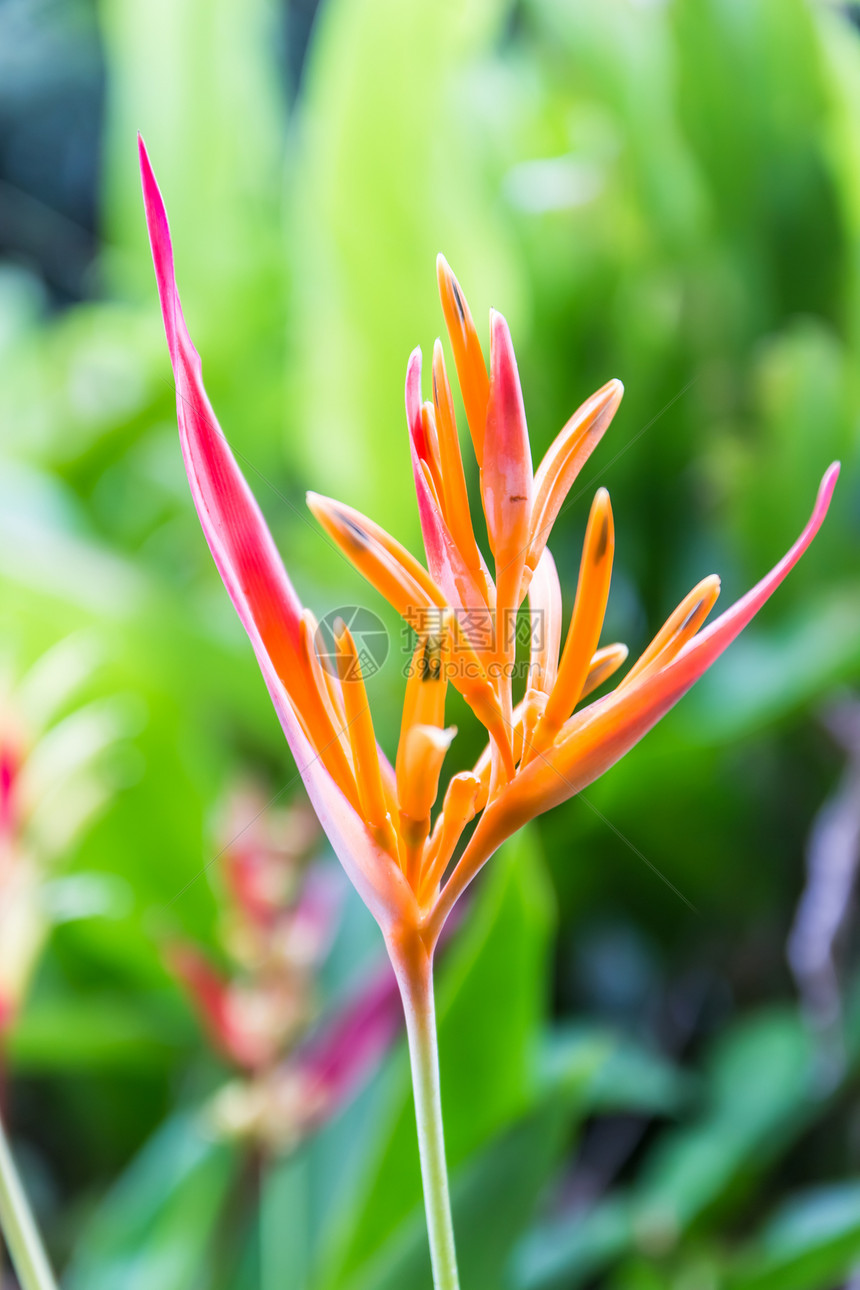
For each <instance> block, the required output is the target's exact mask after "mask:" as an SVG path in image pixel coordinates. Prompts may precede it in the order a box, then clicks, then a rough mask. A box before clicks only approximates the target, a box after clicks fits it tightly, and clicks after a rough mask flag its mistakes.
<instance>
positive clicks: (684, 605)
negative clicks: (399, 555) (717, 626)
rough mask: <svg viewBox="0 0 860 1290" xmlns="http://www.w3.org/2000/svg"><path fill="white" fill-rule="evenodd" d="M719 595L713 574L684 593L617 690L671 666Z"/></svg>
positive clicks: (718, 583) (718, 588) (718, 581)
mask: <svg viewBox="0 0 860 1290" xmlns="http://www.w3.org/2000/svg"><path fill="white" fill-rule="evenodd" d="M719 594H720V580H719V578H718V577H717V575H716V574H715V573H712V574H710V575H709V576H708V577H707V578H703V579H702V581H701V582H700V583H698V584H697V585H696V586H695V587H694V588H693V590H692V591H689V592H687V595H686V596H685V597H684V599H683V600H682V601H681V603H680V605H678V608H677V609H675V610H673V612H672V613H671V614H670V615H669V617H668V618H667V619H666V621H665V623H664V624H663V626H662V627H661V628H660V630H659V632H658V633H657V635H656V636H655V637H654V639H653V640H652V642H651V644H650V645H649V646H648V648H647V649H646V650H645V652H644V653H643V654H642V655H641V656H640V657H639V658H638V659H637V661H636V662H635V663H634V664H633V666H632V667H631V669H630V671H629V672H628V673H627V675H626V676H625V677H624V679H623V680H622V681H621V682H620V683H619V685H618V688H619V690H621V689H623V688H624V687H625V686H627V685H630V684H631V682H633V681H635V680H637V679H640V678H641V677H643V676H647V675H648V673H649V672H653V671H654V670H655V669H656V668H659V667H663V666H664V665H665V664H666V663H669V662H671V660H672V659H673V658H674V657H675V655H676V654H678V653H679V652H680V650H681V649H682V648H683V646H684V645H686V643H687V641H688V640H690V639H691V637H693V636H695V634H696V632H697V631H698V630H699V628H700V627H701V625H702V623H703V622H704V621H705V619H706V618H707V616H708V614H709V613H710V612H711V610H712V609H713V607H714V605H715V604H716V601H717V597H718V596H719Z"/></svg>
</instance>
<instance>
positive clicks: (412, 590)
mask: <svg viewBox="0 0 860 1290" xmlns="http://www.w3.org/2000/svg"><path fill="white" fill-rule="evenodd" d="M307 501H308V506H309V507H310V509H311V511H312V512H313V514H314V515H315V516H316V518H317V519H318V520H319V522H320V524H322V526H323V528H324V529H325V531H326V532H327V533H328V535H329V537H331V538H332V539H333V541H335V542H336V543H337V545H338V546H339V547H340V549H341V551H343V553H344V555H346V556H347V557H348V559H349V560H350V561H351V562H352V563H353V564H354V565H355V567H356V568H357V569H358V570H359V572H360V573H362V574H363V575H364V577H365V578H367V580H368V582H369V583H371V585H372V586H374V587H376V589H377V591H378V592H379V593H380V594H381V595H382V596H384V597H385V599H386V600H387V601H388V603H389V604H390V605H393V606H394V608H395V609H396V610H397V612H398V613H399V614H402V615H403V617H404V618H406V619H407V621H409V618H410V615H411V614H414V612H415V611H416V610H419V609H421V608H422V607H427V606H430V605H436V606H437V607H440V608H441V607H443V606H444V605H445V597H444V595H443V594H442V592H441V591H440V590H439V588H438V587H437V586H436V584H435V583H434V581H433V579H432V578H431V577H430V575H429V574H428V572H427V570H426V569H425V568H423V567H422V565H420V564H419V563H418V561H417V560H416V559H415V557H414V556H413V555H410V553H409V552H408V551H407V550H406V548H405V547H404V546H401V544H400V543H399V542H398V541H397V539H396V538H393V537H391V535H390V534H389V533H386V532H385V530H384V529H383V528H380V526H379V525H378V524H374V522H373V520H369V519H368V518H367V516H366V515H362V514H361V512H360V511H356V510H354V509H353V507H351V506H345V505H344V504H343V503H342V502H336V501H334V500H333V499H332V498H330V497H321V496H320V495H319V493H308V495H307Z"/></svg>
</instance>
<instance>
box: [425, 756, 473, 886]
mask: <svg viewBox="0 0 860 1290" xmlns="http://www.w3.org/2000/svg"><path fill="white" fill-rule="evenodd" d="M480 788H481V781H480V780H479V779H478V777H477V775H474V774H472V772H471V771H468V770H466V771H460V772H458V774H456V775H452V776H451V781H450V783H449V784H448V788H447V791H446V793H445V800H444V802H443V803H442V811H441V813H440V815H439V819H438V821H437V823H436V827H435V829H434V830H433V838H432V841H431V847H432V852H431V854H430V855H428V857H427V859H426V861H425V869H424V873H423V874H422V877H421V885H420V888H419V892H418V899H419V901H422V902H423V901H424V900H426V899H427V898H428V896H430V895H431V894H432V892H433V891H434V890H435V888H436V887H437V886H438V885H439V883H440V882H441V881H442V878H443V876H444V873H445V870H446V869H447V868H448V865H449V864H450V861H451V857H452V856H453V854H454V849H455V847H456V846H457V843H458V842H459V841H460V838H461V837H462V834H463V830H464V829H465V827H466V825H467V824H468V823H469V821H470V820H473V819H474V818H475V811H476V806H477V801H478V793H479V792H480Z"/></svg>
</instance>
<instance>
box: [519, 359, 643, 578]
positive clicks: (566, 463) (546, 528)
mask: <svg viewBox="0 0 860 1290" xmlns="http://www.w3.org/2000/svg"><path fill="white" fill-rule="evenodd" d="M623 393H624V386H623V385H622V384H621V382H620V381H609V382H607V384H606V385H604V386H603V387H602V389H599V390H598V391H597V393H596V394H592V396H591V398H590V399H586V401H585V403H583V405H582V407H581V408H578V409H577V411H576V412H574V414H573V416H572V417H571V418H570V420H569V421H568V423H567V425H566V426H565V427H564V429H563V430H562V431H561V432H560V434H559V435H558V436H557V437H556V439H555V441H554V442H553V443H552V444H551V445H550V447H549V449H548V451H547V453H546V455H545V456H544V459H543V461H542V462H541V464H540V466H538V469H537V472H536V474H535V495H534V506H533V507H532V517H531V526H530V530H529V551H528V556H527V558H526V565H527V570H529V571H530V570H533V569H536V568H537V565H538V561H539V560H540V557H541V554H542V553H543V549H544V547H545V546H546V543H547V538H548V537H549V535H550V531H551V529H552V526H553V524H554V523H555V520H556V517H557V515H558V513H559V511H560V510H561V508H562V506H563V504H564V499H565V498H566V497H567V494H568V493H569V492H570V489H571V486H572V484H573V482H574V480H575V479H576V477H577V475H578V474H579V472H580V471H581V470H582V467H583V466H584V465H585V463H586V462H587V461H588V458H589V457H590V456H591V454H592V452H593V451H594V449H595V448H596V447H597V445H598V444H599V443H600V440H601V439H602V438H603V435H604V434H605V433H606V430H607V428H608V426H609V423H610V421H611V420H612V418H613V417H614V415H615V413H616V411H617V409H618V405H619V403H620V402H621V396H622V395H623Z"/></svg>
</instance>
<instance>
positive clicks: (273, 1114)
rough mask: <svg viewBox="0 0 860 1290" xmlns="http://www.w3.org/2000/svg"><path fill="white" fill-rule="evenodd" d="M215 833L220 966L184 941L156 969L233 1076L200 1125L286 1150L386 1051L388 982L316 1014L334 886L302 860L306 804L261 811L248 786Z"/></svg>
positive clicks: (333, 920) (335, 879) (394, 1003)
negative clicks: (167, 975)
mask: <svg viewBox="0 0 860 1290" xmlns="http://www.w3.org/2000/svg"><path fill="white" fill-rule="evenodd" d="M249 821H250V823H249ZM221 832H222V837H223V839H224V840H223V841H222V843H221V848H220V852H219V866H220V867H219V873H220V878H221V884H222V887H223V892H222V897H221V902H220V904H221V910H222V919H221V927H220V942H221V948H222V950H223V955H224V958H225V960H226V961H227V963H228V965H229V966H228V967H227V969H226V970H223V969H221V968H220V967H218V966H216V965H215V964H214V963H213V962H212V960H211V959H210V957H209V956H208V955H207V954H205V953H204V952H203V951H202V950H200V949H198V948H197V947H196V946H195V945H192V944H191V943H188V942H184V941H177V942H174V943H172V944H170V945H169V946H168V947H167V951H166V958H167V963H168V966H169V968H170V969H171V970H172V971H173V973H174V974H175V975H176V976H177V977H178V979H179V980H180V981H181V982H182V983H183V985H184V987H185V989H186V990H187V992H188V994H189V997H190V998H191V1000H192V1002H193V1003H194V1006H195V1008H196V1011H197V1013H198V1015H199V1017H200V1020H201V1023H202V1025H203V1027H204V1029H205V1031H206V1033H207V1035H208V1037H209V1040H210V1042H211V1044H212V1046H213V1048H214V1049H215V1050H216V1051H217V1052H218V1053H219V1054H220V1055H221V1056H222V1057H223V1058H224V1059H225V1060H226V1061H227V1062H228V1063H229V1064H230V1065H231V1066H233V1067H235V1068H236V1069H237V1071H238V1072H239V1075H238V1077H237V1078H235V1079H233V1080H232V1081H231V1082H230V1083H228V1084H227V1085H226V1086H225V1087H223V1088H222V1089H221V1090H220V1092H219V1093H218V1094H217V1095H216V1096H215V1098H214V1100H213V1102H212V1104H211V1107H210V1112H211V1115H210V1118H211V1120H212V1122H213V1123H214V1124H215V1126H216V1128H217V1129H218V1131H219V1132H221V1133H223V1134H224V1135H225V1136H229V1137H240V1138H242V1139H244V1140H246V1141H249V1142H251V1143H253V1144H255V1145H257V1146H259V1147H261V1148H264V1149H266V1150H277V1151H284V1150H289V1149H291V1148H292V1147H294V1146H295V1145H296V1144H297V1143H298V1142H299V1141H300V1140H301V1139H302V1138H304V1137H305V1136H306V1135H307V1134H308V1133H309V1132H311V1131H312V1130H313V1129H314V1128H315V1127H317V1126H318V1125H319V1124H320V1123H321V1122H322V1121H323V1120H325V1119H327V1118H328V1117H329V1116H330V1115H332V1114H333V1113H334V1112H335V1111H336V1110H337V1109H338V1108H339V1107H340V1106H342V1105H343V1104H344V1102H346V1101H347V1100H348V1099H349V1097H350V1096H351V1095H352V1094H353V1093H354V1091H355V1090H356V1089H357V1088H358V1086H359V1085H360V1084H361V1082H362V1080H363V1079H364V1078H365V1077H366V1075H367V1074H368V1073H369V1072H370V1071H371V1070H372V1069H373V1067H374V1066H375V1065H376V1063H377V1062H378V1061H379V1059H380V1058H381V1056H382V1054H383V1053H384V1051H385V1049H386V1048H387V1047H388V1045H389V1044H390V1043H391V1041H392V1039H393V1037H394V1035H395V1034H396V1033H397V1030H398V1029H399V1025H400V1007H399V1002H398V995H397V985H396V982H395V980H394V977H393V974H392V972H391V969H390V968H389V966H388V964H387V963H386V964H385V965H384V967H383V969H382V970H381V971H376V972H374V973H372V974H371V975H370V977H369V979H368V980H366V981H365V982H364V983H363V984H362V985H361V987H360V988H359V989H358V991H356V992H354V993H352V994H351V996H350V997H349V999H348V1000H347V1001H346V1002H345V1003H342V1004H340V1005H339V1006H338V1007H337V1008H336V1009H334V1010H332V1011H330V1012H329V1013H328V1014H326V1015H323V1016H322V1018H321V1017H320V998H319V994H320V992H319V989H318V978H319V970H320V968H321V966H322V964H323V962H324V960H325V958H326V955H327V953H328V950H329V946H330V943H331V938H332V936H333V935H334V932H335V930H336V927H337V924H338V920H339V914H340V905H341V897H342V896H343V889H342V882H343V879H342V878H340V880H339V875H338V873H337V871H336V870H332V869H330V868H328V867H326V866H324V865H321V864H320V863H318V862H314V861H313V860H312V855H313V851H314V848H315V846H316V843H317V842H318V839H319V829H318V826H317V824H316V820H315V818H314V816H313V813H312V812H311V811H310V809H309V808H308V807H303V806H301V805H291V806H288V807H285V808H280V809H273V808H269V809H267V808H266V803H265V799H264V798H263V797H262V796H261V795H260V794H259V793H258V792H257V791H255V790H254V789H253V788H245V789H242V790H237V791H236V792H235V793H233V794H232V795H231V798H230V801H229V804H228V808H227V811H226V813H225V818H224V821H223V823H222V829H221Z"/></svg>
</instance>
